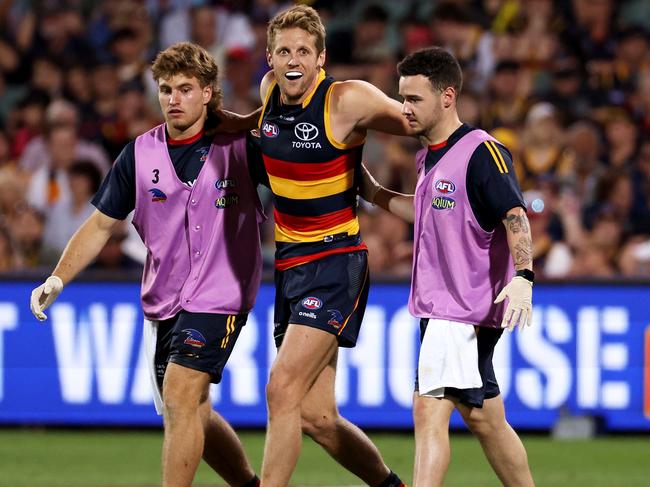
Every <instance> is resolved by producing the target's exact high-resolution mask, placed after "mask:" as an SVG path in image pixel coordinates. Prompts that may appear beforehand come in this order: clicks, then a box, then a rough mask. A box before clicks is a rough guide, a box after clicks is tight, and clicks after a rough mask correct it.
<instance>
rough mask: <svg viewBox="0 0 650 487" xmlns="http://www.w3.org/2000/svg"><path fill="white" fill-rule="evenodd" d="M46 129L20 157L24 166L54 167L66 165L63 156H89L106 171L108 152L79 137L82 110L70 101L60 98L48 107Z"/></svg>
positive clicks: (27, 168)
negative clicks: (79, 110) (80, 111)
mask: <svg viewBox="0 0 650 487" xmlns="http://www.w3.org/2000/svg"><path fill="white" fill-rule="evenodd" d="M45 122H46V126H45V129H46V133H45V134H43V135H42V136H38V137H35V138H33V139H32V140H31V141H30V142H29V144H27V146H26V147H25V151H24V153H23V155H22V157H21V158H20V167H21V168H22V169H23V170H25V171H28V172H32V173H33V172H35V171H37V170H39V169H41V168H45V169H53V168H56V167H61V166H62V165H65V163H66V162H65V161H63V160H62V158H65V157H67V156H70V157H71V158H72V159H87V160H89V161H91V162H92V163H93V164H95V165H96V166H97V168H98V169H99V170H100V171H101V173H102V174H104V173H106V171H108V168H109V167H110V162H109V160H108V156H107V155H106V152H105V151H104V150H103V149H102V148H101V147H100V146H98V145H97V144H95V143H93V142H90V141H87V140H83V139H81V138H80V137H79V134H78V129H79V112H78V110H77V108H76V107H75V106H74V104H72V103H71V102H69V101H66V100H63V99H58V100H55V101H53V102H52V103H50V104H49V105H48V107H47V110H46V111H45Z"/></svg>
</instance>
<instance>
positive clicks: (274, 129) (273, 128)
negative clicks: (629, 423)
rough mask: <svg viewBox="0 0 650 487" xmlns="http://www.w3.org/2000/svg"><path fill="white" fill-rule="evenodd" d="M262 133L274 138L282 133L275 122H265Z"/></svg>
mask: <svg viewBox="0 0 650 487" xmlns="http://www.w3.org/2000/svg"><path fill="white" fill-rule="evenodd" d="M262 133H263V134H264V136H265V137H269V138H271V139H274V138H275V137H277V136H278V134H279V133H280V129H279V128H278V126H277V125H276V124H274V123H269V122H264V125H262Z"/></svg>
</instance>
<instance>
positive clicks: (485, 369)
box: [415, 318, 503, 408]
mask: <svg viewBox="0 0 650 487" xmlns="http://www.w3.org/2000/svg"><path fill="white" fill-rule="evenodd" d="M428 324H429V319H428V318H422V319H421V320H420V343H422V340H423V339H424V332H425V331H426V329H427V325H428ZM475 328H476V339H477V342H478V371H479V374H481V379H482V380H483V387H476V388H473V389H456V388H455V387H445V396H452V397H455V398H457V399H458V400H459V401H460V402H461V403H463V404H465V405H466V406H470V407H476V408H482V407H483V401H484V400H485V399H492V398H493V397H497V396H498V395H499V394H500V393H501V392H500V391H499V384H498V383H497V378H496V376H495V375H494V367H493V365H492V356H493V354H494V347H495V346H496V344H497V342H498V341H499V338H501V334H502V333H503V328H491V327H486V326H477V327H475ZM415 390H416V391H418V390H419V385H418V376H417V368H416V370H415Z"/></svg>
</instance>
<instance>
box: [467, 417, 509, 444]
mask: <svg viewBox="0 0 650 487" xmlns="http://www.w3.org/2000/svg"><path fill="white" fill-rule="evenodd" d="M464 419H465V424H466V425H467V427H468V428H469V429H470V431H471V432H472V433H473V434H474V435H475V436H476V437H477V438H479V439H480V438H489V437H490V436H492V435H493V434H494V433H495V431H497V430H498V429H499V427H500V421H499V420H498V419H497V418H492V417H490V416H488V415H486V414H480V413H479V414H476V411H474V412H473V414H470V415H468V416H467V417H465V418H464Z"/></svg>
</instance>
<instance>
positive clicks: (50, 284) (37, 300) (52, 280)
mask: <svg viewBox="0 0 650 487" xmlns="http://www.w3.org/2000/svg"><path fill="white" fill-rule="evenodd" d="M61 291H63V281H62V280H61V278H60V277H58V276H50V277H48V278H47V279H46V280H45V282H44V283H43V284H41V285H40V286H38V287H37V288H36V289H34V290H33V291H32V297H31V299H30V301H29V307H30V308H31V310H32V313H33V314H34V316H36V318H38V320H39V321H45V320H46V319H47V316H46V315H45V313H43V311H45V310H46V309H47V308H49V307H50V305H51V304H52V303H53V302H54V300H55V299H56V298H57V297H58V296H59V294H61Z"/></svg>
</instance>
